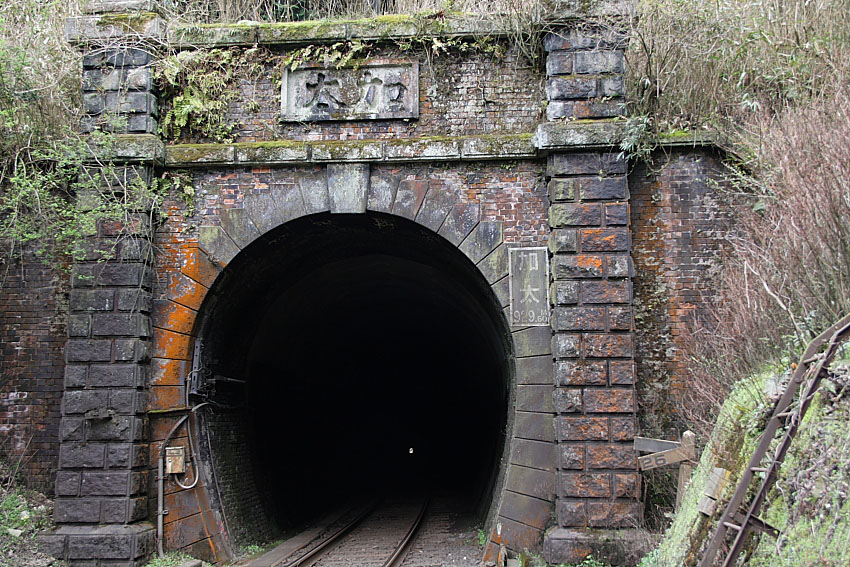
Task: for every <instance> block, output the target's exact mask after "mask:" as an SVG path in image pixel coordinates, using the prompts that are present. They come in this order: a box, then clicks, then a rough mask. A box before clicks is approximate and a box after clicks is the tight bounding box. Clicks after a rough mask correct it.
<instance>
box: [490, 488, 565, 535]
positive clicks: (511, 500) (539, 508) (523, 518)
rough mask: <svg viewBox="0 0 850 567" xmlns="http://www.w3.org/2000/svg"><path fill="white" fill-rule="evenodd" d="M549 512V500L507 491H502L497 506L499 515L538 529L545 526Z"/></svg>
mask: <svg viewBox="0 0 850 567" xmlns="http://www.w3.org/2000/svg"><path fill="white" fill-rule="evenodd" d="M551 514H552V505H551V504H550V503H549V502H547V501H545V500H540V499H539V498H532V497H531V496H526V495H524V494H517V493H515V492H509V491H506V492H504V493H503V496H502V505H501V506H500V507H499V515H500V516H504V517H505V518H510V519H511V520H514V521H517V522H522V523H523V524H525V525H527V526H532V527H534V528H537V529H539V530H542V529H543V528H545V527H546V523H547V522H548V521H549V516H551Z"/></svg>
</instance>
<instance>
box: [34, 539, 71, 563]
mask: <svg viewBox="0 0 850 567" xmlns="http://www.w3.org/2000/svg"><path fill="white" fill-rule="evenodd" d="M66 540H67V538H66V536H64V535H61V534H54V533H51V532H42V533H40V534H38V535H37V536H36V541H37V545H38V550H39V551H40V552H41V553H44V554H45V555H48V556H50V557H55V558H56V559H65V544H66V543H67V541H66Z"/></svg>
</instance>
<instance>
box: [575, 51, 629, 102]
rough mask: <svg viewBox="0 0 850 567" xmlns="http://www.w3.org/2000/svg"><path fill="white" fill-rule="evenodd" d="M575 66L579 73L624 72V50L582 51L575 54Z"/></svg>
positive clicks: (602, 73)
mask: <svg viewBox="0 0 850 567" xmlns="http://www.w3.org/2000/svg"><path fill="white" fill-rule="evenodd" d="M573 68H574V70H575V72H576V73H579V74H590V75H604V74H608V73H615V74H622V73H623V72H625V58H624V57H623V52H622V51H620V50H612V51H580V52H578V53H576V54H575V62H574V67H573ZM603 96H609V95H603Z"/></svg>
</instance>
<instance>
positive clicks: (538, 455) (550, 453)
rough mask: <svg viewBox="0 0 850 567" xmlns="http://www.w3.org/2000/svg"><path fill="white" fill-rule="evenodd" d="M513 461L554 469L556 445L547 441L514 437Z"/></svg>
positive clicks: (529, 465) (549, 469)
mask: <svg viewBox="0 0 850 567" xmlns="http://www.w3.org/2000/svg"><path fill="white" fill-rule="evenodd" d="M511 463H514V464H517V465H522V466H524V467H531V468H535V469H541V470H547V471H554V470H555V467H556V464H555V445H553V444H552V443H548V442H545V441H532V440H530V439H514V441H513V443H512V446H511Z"/></svg>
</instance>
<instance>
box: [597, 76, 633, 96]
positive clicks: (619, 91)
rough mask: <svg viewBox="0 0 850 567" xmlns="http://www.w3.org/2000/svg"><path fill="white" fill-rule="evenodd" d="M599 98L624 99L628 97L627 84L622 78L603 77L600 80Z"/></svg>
mask: <svg viewBox="0 0 850 567" xmlns="http://www.w3.org/2000/svg"><path fill="white" fill-rule="evenodd" d="M597 92H598V93H599V96H602V97H622V96H625V95H626V82H625V80H623V77H622V76H613V77H603V78H601V79H599V90H598V91H597Z"/></svg>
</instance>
